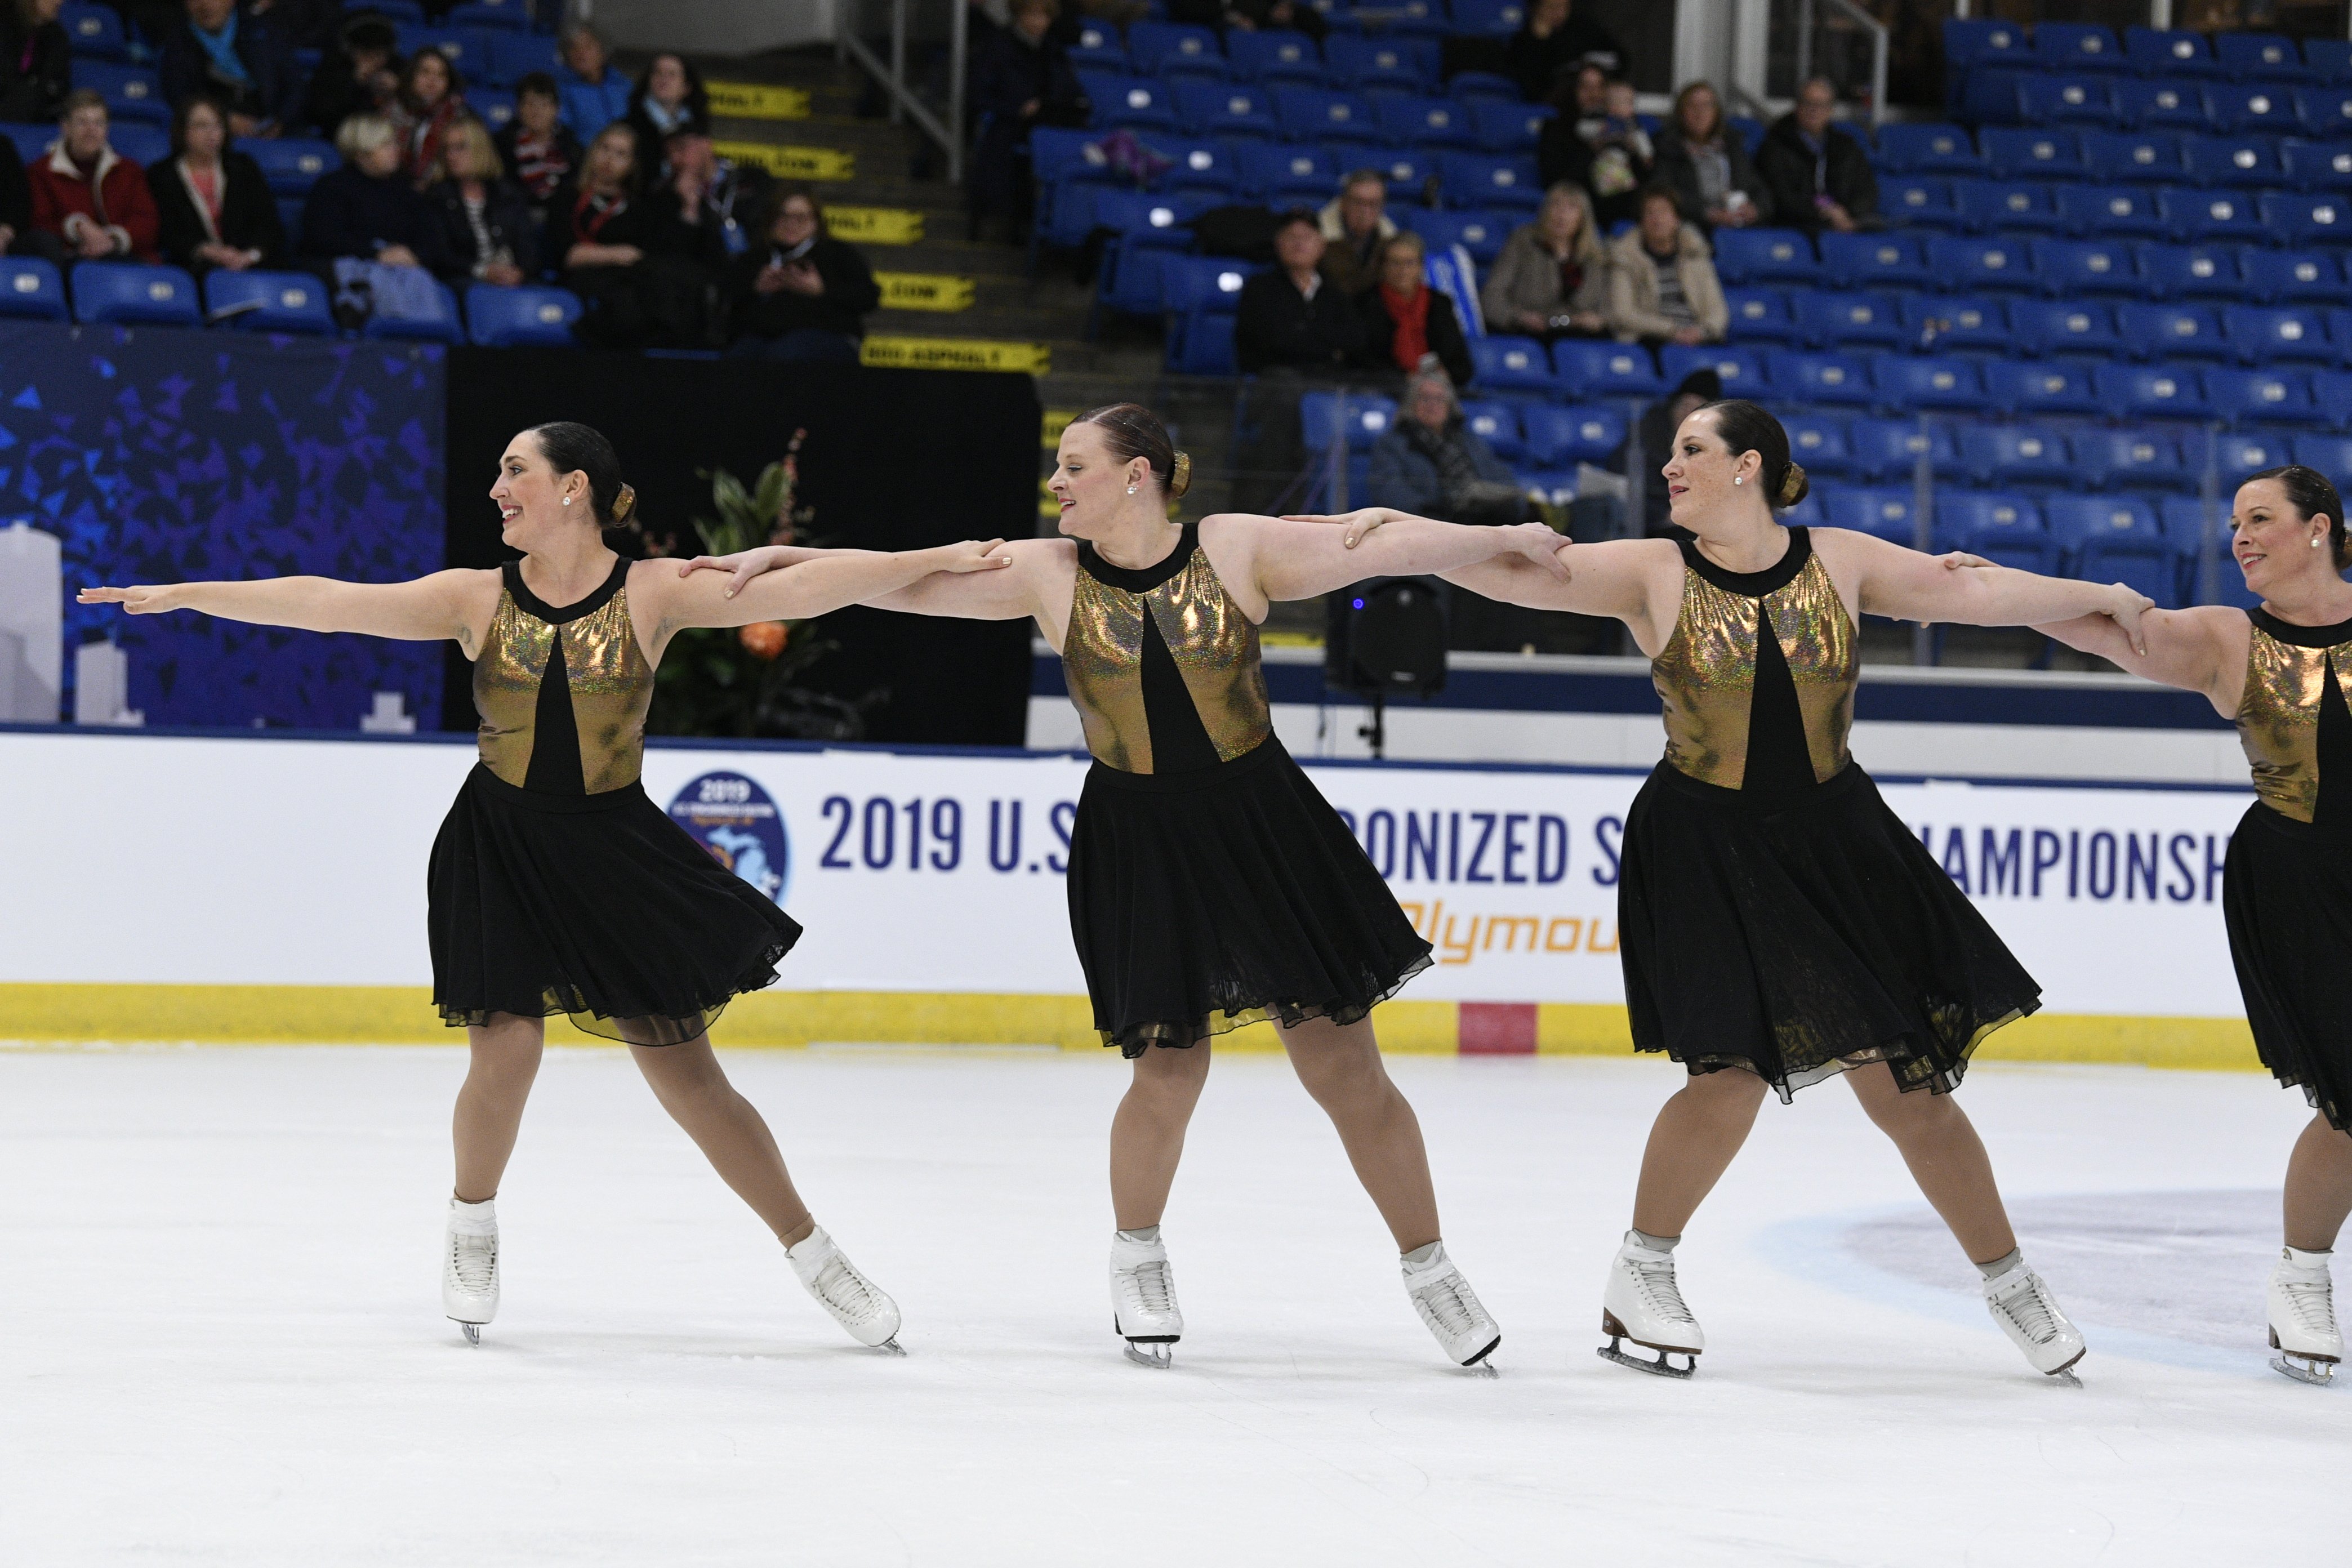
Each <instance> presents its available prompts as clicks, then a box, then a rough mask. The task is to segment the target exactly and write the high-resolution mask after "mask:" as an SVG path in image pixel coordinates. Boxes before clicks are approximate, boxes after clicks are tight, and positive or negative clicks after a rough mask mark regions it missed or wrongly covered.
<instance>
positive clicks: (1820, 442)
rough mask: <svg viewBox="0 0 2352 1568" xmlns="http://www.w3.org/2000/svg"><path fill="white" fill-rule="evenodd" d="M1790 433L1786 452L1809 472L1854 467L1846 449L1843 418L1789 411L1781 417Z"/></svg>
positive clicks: (1834, 472)
mask: <svg viewBox="0 0 2352 1568" xmlns="http://www.w3.org/2000/svg"><path fill="white" fill-rule="evenodd" d="M1780 427H1781V428H1782V429H1784V430H1786V431H1787V432H1788V433H1789V455H1790V457H1792V458H1796V459H1797V461H1799V462H1800V463H1802V464H1803V465H1804V466H1805V472H1807V473H1808V474H1843V473H1845V472H1847V471H1848V470H1849V469H1850V468H1852V467H1853V458H1852V457H1851V456H1850V455H1849V454H1848V452H1847V451H1846V445H1845V421H1844V420H1843V419H1831V418H1824V417H1822V416H1820V415H1814V414H1791V415H1789V416H1786V417H1784V418H1783V419H1782V420H1781V421H1780Z"/></svg>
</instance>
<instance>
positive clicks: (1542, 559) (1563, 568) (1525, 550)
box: [1496, 522, 1569, 583]
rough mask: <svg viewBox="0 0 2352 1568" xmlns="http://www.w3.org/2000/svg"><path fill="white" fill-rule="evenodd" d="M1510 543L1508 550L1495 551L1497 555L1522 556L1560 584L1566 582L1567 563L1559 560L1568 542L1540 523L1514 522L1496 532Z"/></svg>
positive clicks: (1567, 573) (1567, 575)
mask: <svg viewBox="0 0 2352 1568" xmlns="http://www.w3.org/2000/svg"><path fill="white" fill-rule="evenodd" d="M1496 532H1498V533H1500V534H1502V535H1503V536H1504V537H1505V538H1507V540H1509V541H1510V544H1509V548H1507V549H1506V550H1499V551H1496V554H1497V555H1524V556H1526V557H1527V558H1528V560H1530V561H1532V562H1534V563H1536V564H1537V565H1538V566H1540V567H1542V568H1543V569H1544V570H1545V571H1546V572H1548V573H1549V574H1551V575H1553V576H1554V577H1557V578H1559V580H1560V581H1561V582H1563V583H1565V582H1567V581H1568V577H1569V572H1568V563H1566V562H1564V561H1562V560H1561V559H1560V558H1559V552H1560V551H1561V550H1562V549H1563V548H1565V547H1566V545H1567V543H1568V541H1567V540H1565V539H1562V538H1561V537H1560V536H1559V534H1557V533H1554V532H1553V531H1551V529H1550V527H1549V525H1547V524H1545V523H1540V522H1515V523H1513V524H1511V525H1510V526H1509V527H1508V528H1502V529H1497V530H1496Z"/></svg>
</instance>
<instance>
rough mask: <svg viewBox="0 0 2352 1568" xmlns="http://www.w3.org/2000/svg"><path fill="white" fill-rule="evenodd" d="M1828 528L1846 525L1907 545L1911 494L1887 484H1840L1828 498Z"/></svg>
mask: <svg viewBox="0 0 2352 1568" xmlns="http://www.w3.org/2000/svg"><path fill="white" fill-rule="evenodd" d="M1828 510H1829V519H1830V526H1831V527H1832V528H1850V529H1852V530H1853V531H1854V532H1856V533H1867V534H1870V535H1872V536H1873V537H1874V538H1878V539H1884V540H1886V541H1888V542H1892V543H1895V544H1901V545H1906V546H1908V545H1909V544H1910V543H1911V542H1913V539H1914V538H1915V535H1914V533H1913V531H1912V522H1911V519H1912V495H1911V492H1910V491H1909V490H1907V489H1895V488H1893V487H1891V486H1889V487H1885V488H1879V487H1874V486H1869V485H1842V486H1840V487H1839V488H1838V489H1837V490H1836V492H1835V493H1834V494H1832V496H1831V497H1830V499H1829V507H1828Z"/></svg>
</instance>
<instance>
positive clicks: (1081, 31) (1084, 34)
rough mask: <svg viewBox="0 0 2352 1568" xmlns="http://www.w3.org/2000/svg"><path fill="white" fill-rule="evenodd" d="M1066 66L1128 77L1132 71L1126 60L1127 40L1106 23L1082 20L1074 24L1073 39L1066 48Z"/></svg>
mask: <svg viewBox="0 0 2352 1568" xmlns="http://www.w3.org/2000/svg"><path fill="white" fill-rule="evenodd" d="M1070 66H1071V68H1073V69H1075V70H1096V71H1113V72H1116V73H1118V75H1120V76H1125V75H1128V74H1129V72H1130V71H1131V70H1132V69H1133V62H1131V61H1130V60H1129V58H1127V41H1126V40H1125V39H1123V38H1121V37H1119V36H1118V28H1116V27H1114V26H1111V25H1110V24H1109V23H1108V22H1096V21H1086V22H1081V23H1080V24H1079V25H1078V37H1077V40H1076V42H1075V43H1073V44H1071V45H1070Z"/></svg>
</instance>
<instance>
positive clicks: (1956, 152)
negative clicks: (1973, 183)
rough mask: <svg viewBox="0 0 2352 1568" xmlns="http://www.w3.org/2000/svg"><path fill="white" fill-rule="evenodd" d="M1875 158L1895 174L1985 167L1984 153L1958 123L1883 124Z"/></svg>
mask: <svg viewBox="0 0 2352 1568" xmlns="http://www.w3.org/2000/svg"><path fill="white" fill-rule="evenodd" d="M1878 162H1879V164H1880V166H1881V167H1882V168H1884V169H1885V170H1886V171H1888V172H1889V173H1893V174H1975V173H1977V172H1978V171H1979V170H1980V169H1982V168H1983V167H1984V157H1983V154H1981V153H1979V152H1978V151H1977V149H1976V143H1975V142H1971V141H1970V140H1969V133H1968V132H1966V131H1964V130H1962V129H1961V128H1960V127H1959V126H1957V125H1925V124H1919V125H1903V124H1895V125H1882V126H1880V127H1879V128H1878Z"/></svg>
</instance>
